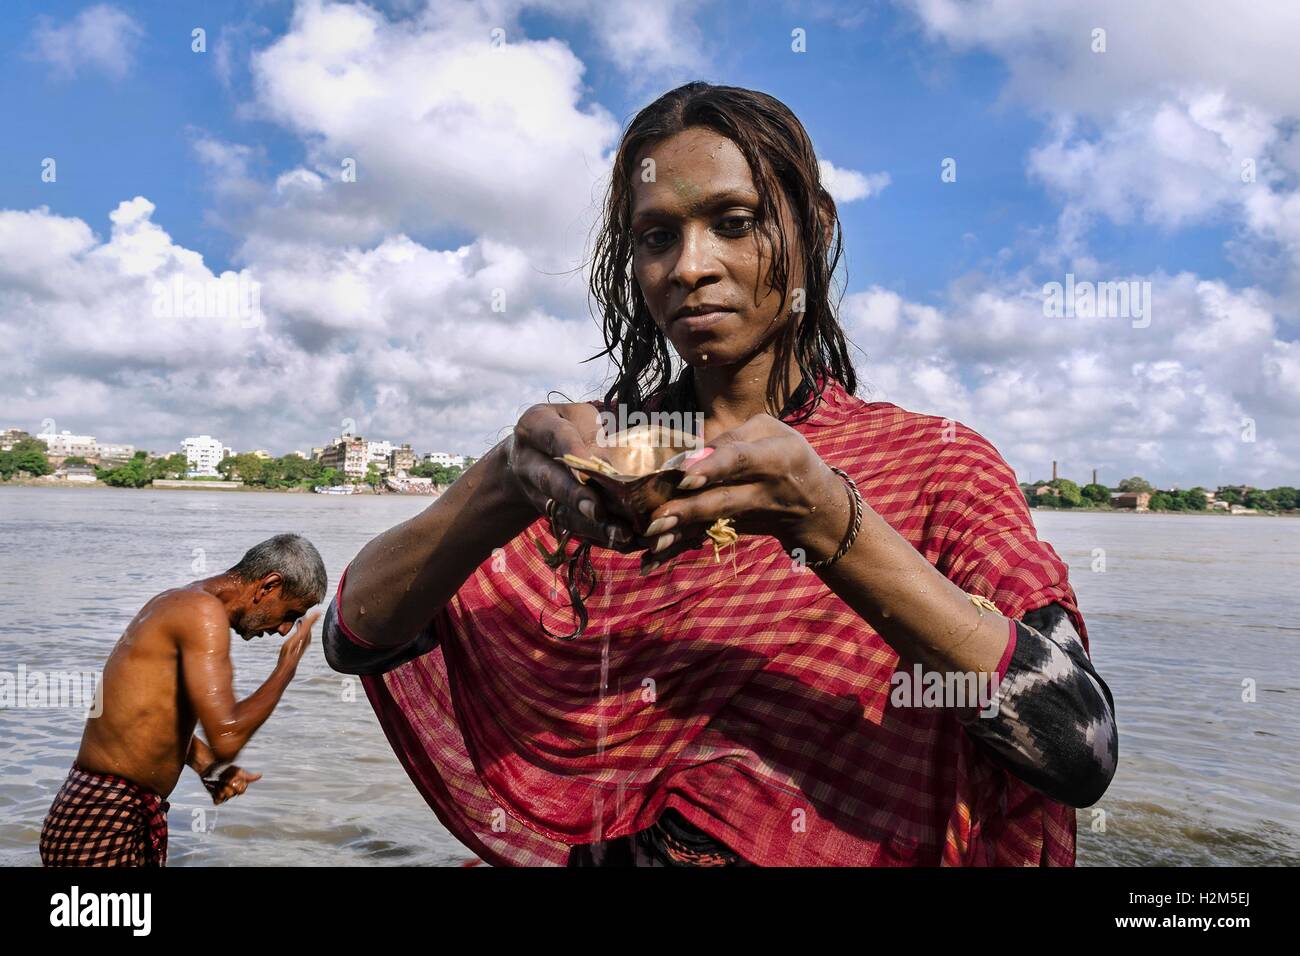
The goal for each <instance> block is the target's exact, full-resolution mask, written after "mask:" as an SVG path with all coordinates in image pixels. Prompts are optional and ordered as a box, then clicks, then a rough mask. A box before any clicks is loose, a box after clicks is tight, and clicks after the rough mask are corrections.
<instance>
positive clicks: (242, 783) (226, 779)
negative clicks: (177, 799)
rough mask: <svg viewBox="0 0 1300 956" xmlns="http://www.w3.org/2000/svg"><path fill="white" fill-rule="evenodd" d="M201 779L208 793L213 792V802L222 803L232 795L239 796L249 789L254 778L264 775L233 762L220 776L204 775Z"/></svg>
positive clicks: (260, 777)
mask: <svg viewBox="0 0 1300 956" xmlns="http://www.w3.org/2000/svg"><path fill="white" fill-rule="evenodd" d="M201 779H202V780H203V786H204V787H206V788H207V791H208V793H210V794H212V802H213V803H215V804H221V803H225V802H226V801H227V800H229V799H230V798H231V797H237V796H239V795H240V794H241V793H243V792H244V791H245V790H247V789H248V785H249V784H250V783H252V782H253V781H254V780H261V779H262V775H261V774H260V773H249V772H248V771H247V770H245V769H244V768H243V767H236V766H235V765H234V764H231V765H230V766H229V767H227V768H226V769H225V770H223V771H222V772H221V773H220V774H219V775H218V776H215V777H208V776H202V777H201Z"/></svg>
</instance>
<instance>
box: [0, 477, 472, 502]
mask: <svg viewBox="0 0 1300 956" xmlns="http://www.w3.org/2000/svg"><path fill="white" fill-rule="evenodd" d="M205 486H206V487H205ZM433 487H434V491H435V492H436V494H438V495H440V494H442V493H443V492H444V491H446V490H447V486H446V485H434V486H433ZM0 488H77V489H88V488H107V489H109V490H112V491H123V492H133V491H151V490H152V491H222V492H225V493H227V494H238V493H240V492H249V491H256V492H265V493H267V494H287V495H310V494H313V491H312V489H311V488H303V487H301V486H298V485H295V486H294V487H292V488H267V487H266V486H265V485H248V484H243V483H240V484H234V483H233V482H221V481H188V482H186V483H185V484H181V483H179V482H170V483H166V484H164V483H160V482H150V483H149V484H147V485H141V486H140V487H139V488H127V487H119V486H116V485H110V484H107V483H106V482H103V481H67V480H65V479H60V478H56V479H52V480H51V479H49V478H11V479H9V480H8V481H0ZM361 496H369V497H374V498H385V497H389V496H393V497H398V498H429V499H430V500H432V499H433V498H434V497H436V495H425V494H404V493H403V492H400V491H393V490H391V489H388V488H380V489H375V488H371V487H369V486H363V487H362V488H361V490H359V491H355V492H353V493H352V495H351V496H349V497H361ZM325 497H328V496H325Z"/></svg>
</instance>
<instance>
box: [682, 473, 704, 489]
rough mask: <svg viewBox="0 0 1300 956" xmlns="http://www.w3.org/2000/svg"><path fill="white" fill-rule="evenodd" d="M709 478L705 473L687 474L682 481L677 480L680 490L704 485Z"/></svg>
mask: <svg viewBox="0 0 1300 956" xmlns="http://www.w3.org/2000/svg"><path fill="white" fill-rule="evenodd" d="M707 480H708V479H707V478H705V477H704V476H703V475H687V476H686V477H685V478H683V479H682V480H681V481H679V482H677V490H678V491H692V490H694V489H696V488H699V487H701V486H703V484H704V483H705V482H706V481H707Z"/></svg>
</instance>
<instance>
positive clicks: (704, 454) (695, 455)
mask: <svg viewBox="0 0 1300 956" xmlns="http://www.w3.org/2000/svg"><path fill="white" fill-rule="evenodd" d="M716 450H717V449H715V448H713V447H712V446H710V447H708V448H701V449H699V450H698V451H693V452H691V453H690V454H689V455H687V456H686V457H685V458H683V459H682V465H689V464H690V463H691V462H693V461H703V460H704V459H705V458H708V457H709V456H710V455H712V454H713V453H714V451H716Z"/></svg>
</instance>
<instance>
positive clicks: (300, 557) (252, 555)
mask: <svg viewBox="0 0 1300 956" xmlns="http://www.w3.org/2000/svg"><path fill="white" fill-rule="evenodd" d="M226 573H227V574H230V575H233V576H234V577H237V578H239V579H240V580H241V581H260V580H262V579H263V578H264V577H266V576H267V575H268V574H279V575H280V577H281V578H282V579H283V581H284V585H283V590H284V593H285V594H286V595H289V596H292V597H296V598H302V599H304V600H307V601H310V602H311V603H312V604H319V603H320V602H321V601H323V600H324V599H325V586H326V575H325V562H324V561H322V560H321V556H320V552H319V551H317V550H316V547H315V545H313V544H312V543H311V542H310V541H308V540H307V539H306V538H304V537H303V536H302V535H298V534H277V535H276V536H275V537H274V538H267V539H266V540H265V541H263V542H261V543H259V544H255V545H253V546H252V547H251V548H249V549H248V551H247V553H246V554H245V555H244V556H243V557H242V558H240V559H239V563H238V564H236V565H235V566H234V567H233V568H231V569H230V570H229V571H227V572H226Z"/></svg>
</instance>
